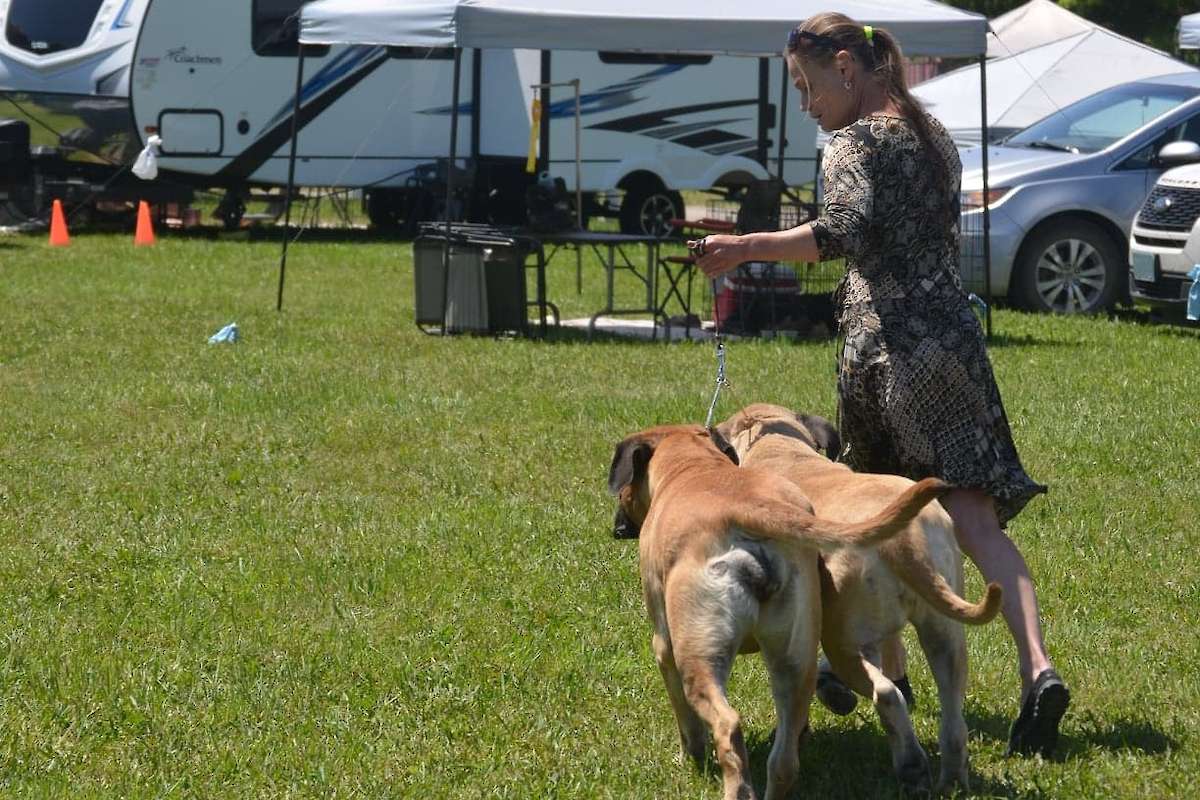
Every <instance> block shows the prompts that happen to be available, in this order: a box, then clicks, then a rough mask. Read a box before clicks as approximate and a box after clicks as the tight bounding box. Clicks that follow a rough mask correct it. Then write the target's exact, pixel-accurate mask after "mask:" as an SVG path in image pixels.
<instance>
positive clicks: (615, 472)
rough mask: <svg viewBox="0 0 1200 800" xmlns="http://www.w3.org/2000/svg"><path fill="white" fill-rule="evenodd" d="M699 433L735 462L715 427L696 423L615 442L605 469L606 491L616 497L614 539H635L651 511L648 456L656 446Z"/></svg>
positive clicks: (664, 426) (733, 453) (641, 432)
mask: <svg viewBox="0 0 1200 800" xmlns="http://www.w3.org/2000/svg"><path fill="white" fill-rule="evenodd" d="M679 434H682V435H688V436H698V437H704V438H707V439H709V440H710V441H711V442H712V445H713V446H714V447H715V448H716V449H717V450H719V451H720V452H721V453H723V454H724V455H725V456H726V457H727V458H729V459H730V460H731V461H732V462H733V463H734V464H737V463H738V457H737V452H736V451H735V450H734V449H733V446H732V445H730V444H729V442H727V441H726V440H725V438H724V437H723V436H722V435H721V434H720V433H718V432H717V431H714V430H706V429H705V428H703V427H701V426H699V425H663V426H660V427H658V428H651V429H650V430H646V431H640V432H638V433H635V434H632V435H630V436H626V437H625V438H624V439H622V440H621V441H620V442H619V443H618V444H617V449H616V451H615V452H614V453H613V460H612V465H611V466H610V467H609V468H608V491H609V493H610V494H614V495H616V497H617V516H616V519H614V520H613V538H614V539H636V538H638V537H639V536H641V533H642V523H643V522H645V521H646V515H647V514H648V513H650V499H651V498H650V481H649V473H650V459H652V458H653V457H654V451H655V449H657V447H658V445H659V444H660V443H661V442H662V441H663V440H664V439H666V438H667V437H668V436H672V435H679Z"/></svg>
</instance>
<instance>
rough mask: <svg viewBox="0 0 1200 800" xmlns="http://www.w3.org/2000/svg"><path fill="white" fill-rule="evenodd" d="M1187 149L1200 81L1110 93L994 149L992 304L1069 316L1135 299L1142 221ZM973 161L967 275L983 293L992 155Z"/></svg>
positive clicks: (1130, 86) (1139, 85) (970, 155)
mask: <svg viewBox="0 0 1200 800" xmlns="http://www.w3.org/2000/svg"><path fill="white" fill-rule="evenodd" d="M1180 140H1190V141H1194V142H1197V143H1200V71H1197V72H1188V73H1180V74H1175V75H1169V76H1164V77H1161V78H1151V79H1147V80H1141V81H1135V82H1132V83H1125V84H1121V85H1119V86H1114V87H1111V88H1109V89H1105V90H1104V91H1101V92H1098V93H1097V94H1094V95H1091V96H1090V97H1085V98H1084V99H1082V100H1079V101H1077V102H1075V103H1072V104H1071V105H1069V106H1067V107H1065V108H1063V109H1062V110H1061V111H1059V112H1056V113H1055V114H1052V115H1051V116H1049V117H1047V118H1045V119H1043V120H1041V121H1039V122H1036V123H1034V124H1033V125H1031V126H1029V127H1028V128H1026V129H1024V130H1022V131H1019V132H1018V133H1016V134H1013V135H1012V136H1010V137H1008V138H1007V139H1005V140H1004V141H1003V142H1002V143H1000V144H998V145H990V146H989V147H988V162H989V164H988V174H989V189H988V197H987V198H986V200H987V203H988V204H989V208H990V211H991V214H990V218H991V219H990V222H991V236H990V245H991V263H992V269H991V292H992V295H993V296H1001V297H1004V296H1007V297H1008V298H1009V299H1010V300H1011V301H1012V302H1013V303H1015V304H1016V305H1019V306H1021V307H1024V308H1027V309H1030V310H1033V311H1050V312H1058V313H1088V312H1096V311H1101V310H1103V309H1106V308H1108V307H1110V306H1112V305H1114V304H1115V303H1117V302H1118V301H1122V300H1126V299H1128V291H1129V278H1128V274H1129V260H1128V247H1129V236H1130V230H1131V228H1132V226H1133V220H1134V217H1135V216H1136V215H1137V213H1138V210H1139V209H1140V208H1141V207H1142V203H1143V201H1144V200H1145V199H1146V196H1147V195H1148V194H1149V193H1150V190H1151V188H1152V187H1153V186H1154V182H1155V180H1157V178H1158V176H1159V175H1160V174H1161V173H1162V172H1163V170H1164V169H1166V168H1168V167H1171V166H1175V165H1176V164H1178V163H1180V162H1178V161H1173V160H1172V156H1171V153H1172V150H1171V149H1168V151H1167V152H1166V153H1160V151H1161V150H1162V148H1163V147H1164V146H1165V145H1167V144H1168V143H1170V142H1175V141H1180ZM962 160H963V179H962V206H963V212H962V217H961V230H962V272H963V277H964V279H965V280H966V282H967V283H968V285H969V286H970V288H971V289H972V290H974V291H977V292H978V291H980V289H981V287H982V283H983V279H982V276H983V256H982V254H983V246H982V237H983V226H982V224H981V222H980V218H981V217H982V213H981V212H982V209H983V204H984V200H985V199H984V197H983V174H982V168H981V165H982V148H980V147H975V148H971V149H969V150H965V151H963V153H962Z"/></svg>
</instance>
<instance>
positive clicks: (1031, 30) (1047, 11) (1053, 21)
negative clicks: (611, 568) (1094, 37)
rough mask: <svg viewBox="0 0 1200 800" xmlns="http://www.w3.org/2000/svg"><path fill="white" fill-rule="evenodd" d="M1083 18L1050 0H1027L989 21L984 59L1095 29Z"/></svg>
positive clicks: (1016, 51)
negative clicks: (988, 35)
mask: <svg viewBox="0 0 1200 800" xmlns="http://www.w3.org/2000/svg"><path fill="white" fill-rule="evenodd" d="M1095 27H1096V26H1095V25H1094V24H1092V23H1091V22H1088V21H1087V20H1086V19H1084V18H1083V17H1080V16H1078V15H1076V14H1072V13H1071V12H1070V11H1067V10H1066V9H1065V8H1063V7H1062V6H1060V5H1058V4H1057V3H1053V2H1051V0H1030V2H1028V3H1026V4H1025V5H1023V6H1017V7H1016V8H1014V9H1013V10H1012V11H1009V12H1008V13H1006V14H1001V15H1000V16H998V17H996V18H995V19H994V20H992V24H991V28H992V33H994V34H995V36H993V37H991V38H990V39H988V51H987V54H988V58H1003V57H1005V56H1010V55H1012V54H1014V53H1021V52H1024V51H1025V50H1030V49H1032V48H1034V47H1041V46H1042V45H1044V44H1049V43H1050V42H1057V41H1061V40H1062V39H1066V38H1068V37H1071V36H1076V35H1078V34H1080V33H1087V32H1088V31H1091V30H1093V29H1095Z"/></svg>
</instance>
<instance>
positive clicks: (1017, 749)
mask: <svg viewBox="0 0 1200 800" xmlns="http://www.w3.org/2000/svg"><path fill="white" fill-rule="evenodd" d="M1070 704H1071V692H1070V690H1069V689H1067V685H1066V684H1065V683H1063V682H1062V678H1060V677H1058V673H1057V672H1055V671H1054V670H1052V669H1044V670H1042V673H1041V674H1040V675H1038V676H1037V680H1035V681H1034V682H1033V687H1032V688H1030V690H1029V694H1028V695H1027V696H1026V697H1025V702H1024V703H1022V704H1021V714H1020V716H1018V717H1017V719H1016V721H1015V722H1014V723H1013V725H1012V730H1011V731H1009V734H1008V752H1007V754H1006V755H1010V756H1011V755H1032V754H1034V753H1038V754H1040V755H1041V756H1042V757H1043V758H1049V757H1050V756H1051V755H1052V754H1053V753H1054V748H1055V747H1056V746H1057V745H1058V723H1059V722H1061V721H1062V718H1063V714H1065V713H1066V712H1067V706H1069V705H1070Z"/></svg>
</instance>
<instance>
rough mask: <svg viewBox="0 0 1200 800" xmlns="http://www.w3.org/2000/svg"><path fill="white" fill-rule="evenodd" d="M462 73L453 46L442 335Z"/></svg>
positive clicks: (459, 56) (458, 49)
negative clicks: (459, 86)
mask: <svg viewBox="0 0 1200 800" xmlns="http://www.w3.org/2000/svg"><path fill="white" fill-rule="evenodd" d="M461 74H462V48H461V47H455V48H454V78H453V81H454V85H453V88H452V90H451V98H452V99H451V101H450V162H449V163H448V164H447V165H446V204H445V214H446V244H445V247H444V248H443V249H442V336H445V335H446V327H447V325H446V305H447V301H448V300H449V297H448V295H449V292H450V218H451V217H452V216H453V215H452V214H451V213H450V209H451V206H452V205H453V203H454V159H455V158H457V157H458V103H459V88H458V83H459V77H460V75H461Z"/></svg>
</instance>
